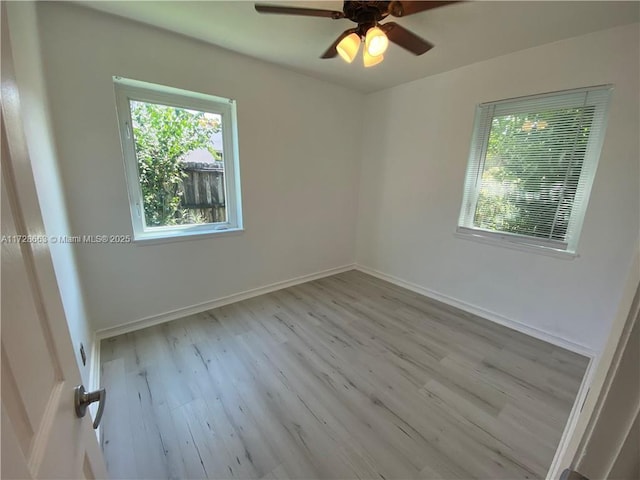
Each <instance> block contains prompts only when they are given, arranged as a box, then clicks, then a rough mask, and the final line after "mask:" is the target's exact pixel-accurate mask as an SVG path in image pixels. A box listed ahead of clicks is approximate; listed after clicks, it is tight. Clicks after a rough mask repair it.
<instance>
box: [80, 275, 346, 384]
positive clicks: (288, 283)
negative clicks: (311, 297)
mask: <svg viewBox="0 0 640 480" xmlns="http://www.w3.org/2000/svg"><path fill="white" fill-rule="evenodd" d="M354 268H355V265H354V264H349V265H344V266H342V267H335V268H330V269H328V270H323V271H321V272H316V273H311V274H308V275H302V276H300V277H295V278H292V279H289V280H284V281H281V282H275V283H272V284H269V285H265V286H262V287H258V288H252V289H251V290H246V291H244V292H240V293H234V294H233V295H228V296H226V297H221V298H217V299H215V300H209V301H206V302H202V303H197V304H195V305H190V306H188V307H182V308H177V309H175V310H171V311H169V312H165V313H160V314H158V315H151V316H149V317H145V318H141V319H139V320H134V321H132V322H127V323H122V324H120V325H116V326H114V327H108V328H103V329H100V330H97V331H96V339H95V344H97V345H99V344H100V341H101V340H104V339H105V338H110V337H115V336H117V335H122V334H124V333H129V332H134V331H136V330H141V329H143V328H147V327H151V326H154V325H159V324H161V323H165V322H169V321H171V320H176V319H178V318H182V317H186V316H188V315H194V314H196V313H202V312H205V311H207V310H211V309H212V308H217V307H222V306H224V305H229V304H230V303H235V302H239V301H241V300H246V299H248V298H252V297H257V296H258V295H264V294H265V293H271V292H275V291H276V290H281V289H283V288H287V287H292V286H294V285H298V284H300V283H305V282H310V281H312V280H317V279H319V278H323V277H328V276H331V275H336V274H338V273H342V272H346V271H348V270H353V269H354ZM98 348H99V347H98ZM98 352H99V350H98ZM92 356H93V355H92ZM93 357H94V361H95V359H96V358H98V357H99V355H98V357H95V356H93ZM92 373H93V370H92Z"/></svg>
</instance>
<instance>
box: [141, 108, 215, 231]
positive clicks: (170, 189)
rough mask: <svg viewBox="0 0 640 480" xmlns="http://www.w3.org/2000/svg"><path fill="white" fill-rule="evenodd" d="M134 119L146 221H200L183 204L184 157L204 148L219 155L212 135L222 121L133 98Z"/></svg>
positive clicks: (156, 224) (163, 223)
mask: <svg viewBox="0 0 640 480" xmlns="http://www.w3.org/2000/svg"><path fill="white" fill-rule="evenodd" d="M130 109H131V121H132V127H133V136H134V139H135V151H136V159H137V162H138V174H139V178H140V187H141V189H142V199H143V204H144V215H145V222H146V225H147V226H148V227H159V226H166V225H181V224H191V223H198V221H197V219H195V221H194V218H192V216H193V213H192V212H191V211H189V210H188V209H184V208H181V203H180V202H181V195H182V191H181V188H180V186H181V182H182V179H183V178H184V176H185V174H184V172H183V169H182V164H181V161H180V160H181V159H182V158H183V157H184V156H185V155H186V154H187V153H189V152H191V151H193V150H196V149H199V148H204V149H206V150H208V151H209V152H210V153H211V154H212V155H213V156H214V158H216V159H219V156H220V155H219V153H218V152H216V151H215V150H214V149H213V145H212V143H211V136H212V134H213V133H216V132H218V131H219V130H220V123H219V121H218V120H217V119H216V118H214V117H212V116H211V115H208V114H206V113H204V112H199V111H193V110H187V109H184V108H177V107H170V106H166V105H158V104H153V103H146V102H138V101H131V102H130Z"/></svg>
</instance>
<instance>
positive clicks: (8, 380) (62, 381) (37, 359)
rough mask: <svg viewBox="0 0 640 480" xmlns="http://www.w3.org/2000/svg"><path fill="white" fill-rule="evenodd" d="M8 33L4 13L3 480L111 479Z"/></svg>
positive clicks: (2, 111) (2, 97)
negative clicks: (79, 410) (51, 245)
mask: <svg viewBox="0 0 640 480" xmlns="http://www.w3.org/2000/svg"><path fill="white" fill-rule="evenodd" d="M3 13H6V12H3ZM7 30H8V29H7V25H6V15H2V28H1V32H2V42H1V44H2V89H1V92H2V96H1V104H2V108H1V113H2V120H1V122H0V123H1V130H2V159H1V161H2V186H1V188H2V192H1V195H2V198H1V201H2V205H1V215H2V217H1V223H2V231H1V234H2V239H3V243H2V270H1V271H0V272H1V277H0V283H1V290H2V298H1V302H2V303H1V315H2V317H1V322H2V323H1V328H2V330H1V332H0V343H1V348H2V357H1V361H0V364H1V366H0V368H1V378H2V394H1V396H2V424H1V428H2V438H1V442H2V444H1V445H2V447H1V448H2V452H1V453H2V457H1V462H2V465H1V477H2V478H3V479H13V478H28V479H31V478H73V479H79V478H105V477H106V469H105V465H104V459H103V457H102V452H101V450H100V447H99V445H98V441H97V438H96V435H95V431H94V430H93V428H92V421H91V417H90V415H88V414H87V415H86V416H85V417H84V418H82V419H80V418H78V417H77V415H76V412H75V407H74V388H75V387H76V386H77V385H80V383H81V379H80V371H79V369H78V366H77V364H76V361H75V357H74V353H73V350H72V348H73V347H72V343H71V338H70V336H69V329H68V326H67V323H66V319H65V315H64V310H63V307H62V301H61V299H60V295H59V292H58V285H57V282H56V278H55V274H54V270H53V264H52V262H51V256H50V253H49V249H48V247H47V245H46V244H44V243H37V239H42V238H43V237H38V236H40V235H44V227H43V223H42V217H41V215H40V210H39V207H38V202H37V197H36V190H35V185H34V182H33V175H32V173H31V164H30V159H29V156H28V152H27V149H26V144H25V139H24V132H23V130H22V121H21V118H20V103H19V102H20V101H19V98H18V93H17V88H16V84H15V80H14V77H13V64H12V59H11V48H10V45H9V37H8V31H7ZM23 235H25V236H28V235H32V236H35V238H36V243H29V242H26V241H25V240H28V239H26V238H25V237H21V236H23ZM31 240H33V238H32V239H31Z"/></svg>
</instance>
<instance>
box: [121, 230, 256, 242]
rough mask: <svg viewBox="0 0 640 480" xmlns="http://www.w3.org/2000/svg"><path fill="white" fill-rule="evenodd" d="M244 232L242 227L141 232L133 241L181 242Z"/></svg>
mask: <svg viewBox="0 0 640 480" xmlns="http://www.w3.org/2000/svg"><path fill="white" fill-rule="evenodd" d="M242 232H244V228H226V229H224V230H204V231H199V232H198V231H196V232H194V231H186V230H185V231H173V232H170V233H169V232H162V233H148V232H145V233H142V234H138V235H136V236H134V239H133V243H134V244H136V245H140V246H144V245H159V244H163V243H173V242H183V241H186V240H202V239H205V238H212V237H226V236H228V235H238V234H240V233H242Z"/></svg>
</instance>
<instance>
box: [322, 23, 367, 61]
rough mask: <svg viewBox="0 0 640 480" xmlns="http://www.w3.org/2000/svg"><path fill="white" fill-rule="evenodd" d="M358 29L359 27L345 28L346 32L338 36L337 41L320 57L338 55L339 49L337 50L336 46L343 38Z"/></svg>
mask: <svg viewBox="0 0 640 480" xmlns="http://www.w3.org/2000/svg"><path fill="white" fill-rule="evenodd" d="M357 31H358V29H357V28H350V29H349V30H345V31H344V32H342V33H341V34H340V36H339V37H338V38H336V41H335V42H333V44H332V45H331V46H330V47H329V48H328V49H327V51H326V52H324V53H323V54H322V56H321V57H320V58H333V57H335V56H337V55H338V51H337V50H336V47H337V46H338V44H339V43H340V41H342V39H343V38H344V37H346V36H348V35H351V34H352V33H354V32H357Z"/></svg>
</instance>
